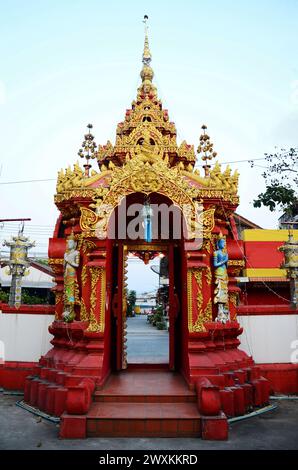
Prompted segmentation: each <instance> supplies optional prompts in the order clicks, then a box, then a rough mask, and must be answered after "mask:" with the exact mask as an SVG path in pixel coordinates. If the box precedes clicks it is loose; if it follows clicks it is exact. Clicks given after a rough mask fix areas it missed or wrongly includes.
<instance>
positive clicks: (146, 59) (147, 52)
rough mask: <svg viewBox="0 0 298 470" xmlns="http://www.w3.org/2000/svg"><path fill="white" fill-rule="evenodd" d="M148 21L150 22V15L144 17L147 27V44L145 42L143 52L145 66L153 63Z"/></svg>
mask: <svg viewBox="0 0 298 470" xmlns="http://www.w3.org/2000/svg"><path fill="white" fill-rule="evenodd" d="M147 20H148V15H144V19H143V23H144V25H145V42H144V51H143V60H142V62H143V64H144V65H150V62H151V52H150V49H149V39H148V25H147Z"/></svg>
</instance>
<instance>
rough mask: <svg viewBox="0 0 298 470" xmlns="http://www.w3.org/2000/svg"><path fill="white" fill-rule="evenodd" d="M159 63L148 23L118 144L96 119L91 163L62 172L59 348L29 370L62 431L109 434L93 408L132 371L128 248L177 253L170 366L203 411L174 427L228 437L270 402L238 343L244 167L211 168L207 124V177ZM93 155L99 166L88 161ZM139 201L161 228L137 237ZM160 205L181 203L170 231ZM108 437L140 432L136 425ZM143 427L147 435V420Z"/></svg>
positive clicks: (31, 387)
mask: <svg viewBox="0 0 298 470" xmlns="http://www.w3.org/2000/svg"><path fill="white" fill-rule="evenodd" d="M150 63H151V53H150V50H149V43H148V36H147V32H146V35H145V44H144V51H143V67H142V71H141V79H142V83H141V85H140V87H139V88H138V92H137V98H136V100H135V101H133V103H132V107H131V109H129V110H127V111H126V114H125V119H124V121H123V122H121V123H119V124H118V126H117V130H116V141H115V145H113V144H112V143H111V142H109V141H108V142H107V144H106V145H104V146H99V147H98V148H97V146H96V144H95V141H94V136H93V135H92V134H91V128H92V126H91V125H89V126H88V131H87V133H86V135H85V139H84V142H83V145H82V149H80V151H79V156H80V157H84V158H86V163H85V164H84V170H83V169H81V167H80V165H79V164H78V163H75V164H74V167H73V169H71V168H70V167H69V168H68V169H66V170H65V171H63V170H61V171H60V172H59V175H58V181H57V192H56V195H55V203H56V206H57V208H58V209H59V211H60V216H59V219H58V220H57V223H56V227H55V230H54V234H53V238H51V239H50V242H49V258H50V265H51V266H52V268H53V271H54V273H55V282H56V287H55V289H54V290H55V295H56V315H55V321H54V322H53V324H52V325H51V327H50V332H51V333H52V335H53V340H52V344H53V348H52V349H51V350H50V351H49V352H48V354H47V355H46V356H45V357H42V358H41V359H40V363H39V366H38V370H37V372H36V376H33V377H29V378H28V379H27V382H26V389H25V401H27V402H29V403H31V404H32V405H34V406H36V407H38V408H40V409H43V410H45V411H47V412H48V413H49V414H52V415H56V416H62V421H61V430H60V434H61V436H62V437H84V436H86V435H109V432H108V431H106V433H105V431H103V434H96V433H95V434H94V432H95V431H94V432H93V431H92V426H93V421H92V420H94V419H95V418H94V415H92V413H91V414H90V411H89V410H90V407H91V410H92V406H93V405H96V403H95V404H94V403H93V405H92V400H93V399H94V396H95V395H94V394H96V393H99V392H98V391H101V392H100V393H104V390H105V386H106V383H107V380H108V378H109V377H110V376H111V374H114V373H115V372H116V371H125V370H126V369H127V363H126V353H125V334H126V317H125V315H126V305H125V304H126V262H127V252H128V251H135V252H138V253H142V254H146V253H147V256H150V255H151V254H152V253H166V254H167V256H168V259H169V309H170V311H169V317H170V327H169V331H170V333H169V336H170V339H169V356H170V359H169V366H168V371H164V374H166V373H172V372H173V373H176V374H180V375H181V377H183V380H184V381H185V384H187V386H186V385H185V387H186V390H187V392H186V395H187V393H190V392H188V391H189V390H190V391H192V392H191V393H192V395H191V396H192V398H191V400H192V405H193V406H195V410H196V411H194V416H193V419H194V420H195V423H196V424H194V426H193V428H192V430H191V431H185V429H184V430H182V428H181V432H179V426H178V427H177V428H176V429H177V431H176V433H175V435H198V436H202V437H204V438H207V439H208V438H211V439H226V438H227V417H228V416H235V415H241V414H244V413H245V412H246V411H247V410H249V409H251V408H252V407H253V406H260V405H261V404H264V403H267V402H268V396H269V388H268V382H267V381H266V380H265V379H263V378H262V377H260V373H259V370H258V368H257V367H256V366H255V365H254V362H253V360H252V358H251V357H248V356H247V355H246V354H245V353H244V352H242V351H240V350H239V349H238V345H239V340H238V339H237V338H238V336H239V335H240V334H241V332H242V329H241V328H240V326H239V324H238V323H237V302H238V296H239V292H240V289H239V288H238V287H237V279H236V278H237V275H239V273H240V270H241V269H242V267H243V266H244V256H243V249H242V242H241V241H240V240H239V239H238V235H237V230H236V226H235V222H234V218H233V214H234V211H235V209H236V207H237V205H238V202H239V199H238V193H237V191H238V173H237V171H236V172H235V173H234V174H232V173H231V170H230V168H229V167H227V168H226V169H225V170H224V171H222V169H221V166H220V164H219V163H217V162H216V163H215V164H214V165H212V166H211V161H212V160H213V159H214V158H215V157H216V152H214V150H213V144H212V142H211V140H210V137H209V135H208V134H207V132H206V131H207V128H206V126H202V134H201V136H200V144H199V146H198V155H199V156H200V157H201V159H202V165H201V166H202V170H203V171H202V173H203V174H201V173H200V171H199V169H198V167H195V164H196V161H197V159H196V155H195V151H194V147H193V146H192V145H189V144H187V143H186V142H185V141H183V142H182V143H181V144H180V145H178V143H177V139H176V128H175V125H174V123H173V122H171V121H170V120H169V116H168V112H167V110H164V109H163V108H162V103H161V101H160V100H159V99H158V97H157V90H156V87H155V86H154V84H153V82H152V80H153V70H152V68H151V66H150ZM91 159H96V160H97V162H98V167H99V171H95V170H94V169H91V164H90V160H91ZM133 204H138V205H140V206H141V207H142V208H143V211H145V212H143V215H144V213H145V215H146V214H147V215H146V217H147V219H146V220H147V222H148V221H149V222H150V223H151V222H152V227H151V226H150V230H152V231H153V232H154V231H155V236H154V237H151V235H152V234H149V235H148V233H149V232H148V231H147V232H146V229H144V231H143V233H141V234H140V236H139V237H138V238H137V239H132V238H131V237H130V233H129V230H128V228H129V225H130V222H131V221H132V218H131V217H130V216H128V215H127V213H128V211H127V210H122V209H123V206H125V207H126V209H127V208H128V209H129V208H130V207H132V205H133ZM154 205H156V206H158V207H159V206H160V205H163V207H164V209H165V208H168V209H171V211H172V212H171V213H172V215H171V217H170V218H169V225H168V228H169V230H168V233H167V234H166V235H164V233H163V232H162V230H161V228H160V225H159V224H158V220H159V221H160V217H159V219H158V218H157V221H156V224H155V225H154V220H153V219H154V217H153V216H152V214H153V213H154V210H153V209H152V207H153V206H154ZM146 211H147V212H146ZM150 211H151V212H150ZM123 214H124V215H123ZM175 214H176V216H177V217H178V216H180V219H179V223H174V219H175ZM123 217H124V218H123ZM151 219H152V220H151ZM177 220H178V219H177ZM149 222H148V223H149ZM145 227H147V229H148V226H147V225H146V224H145ZM178 227H179V229H180V234H178V235H177V234H176V233H174V232H175V230H176V229H177V228H178ZM128 369H129V368H128ZM122 373H124V374H125V373H129V370H127V372H122ZM101 396H102V395H101ZM187 396H188V395H187ZM195 402H196V403H197V404H194V403H195ZM132 406H133V405H132ZM177 413H179V410H178V411H177ZM177 420H179V416H177ZM94 426H95V425H94ZM102 426H103V425H102ZM101 429H104V426H103V427H102V428H101ZM115 429H116V428H115ZM119 432H120V431H119ZM170 434H171V433H170V431H169V432H168V431H167V430H163V432H160V433H158V432H157V433H156V434H155V435H170ZM111 435H133V434H132V431H131V429H130V431H127V432H125V431H122V432H120V434H119V433H118V434H117V432H116V431H115V432H114V434H113V432H112V434H111ZM139 435H148V434H146V430H145V429H143V431H140V434H139Z"/></svg>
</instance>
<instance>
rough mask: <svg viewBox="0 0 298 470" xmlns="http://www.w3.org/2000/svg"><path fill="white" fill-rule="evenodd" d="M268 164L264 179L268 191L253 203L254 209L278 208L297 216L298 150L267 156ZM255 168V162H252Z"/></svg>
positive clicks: (283, 151) (292, 149) (293, 149)
mask: <svg viewBox="0 0 298 470" xmlns="http://www.w3.org/2000/svg"><path fill="white" fill-rule="evenodd" d="M265 160H266V162H267V167H266V171H265V172H264V173H263V175H262V176H263V177H264V179H265V183H266V190H265V192H263V193H260V194H259V195H258V197H257V199H255V200H254V201H253V205H254V207H261V206H265V207H268V208H269V210H270V211H274V210H276V209H277V208H278V209H281V210H283V211H284V212H287V213H288V214H289V215H295V214H297V212H298V190H297V189H298V148H290V150H288V151H285V150H282V151H280V152H276V153H274V154H265ZM251 166H252V167H253V166H254V162H251Z"/></svg>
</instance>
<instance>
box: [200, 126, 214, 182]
mask: <svg viewBox="0 0 298 470" xmlns="http://www.w3.org/2000/svg"><path fill="white" fill-rule="evenodd" d="M202 129H203V133H202V134H201V135H200V144H199V146H198V154H199V155H201V159H202V160H203V162H204V163H205V164H204V166H203V168H204V170H205V176H206V177H208V176H209V171H210V165H209V164H208V161H210V160H212V159H213V158H215V157H216V155H217V153H216V152H214V150H213V143H212V142H211V140H210V137H209V135H208V134H207V132H206V130H207V126H206V125H205V124H203V126H202Z"/></svg>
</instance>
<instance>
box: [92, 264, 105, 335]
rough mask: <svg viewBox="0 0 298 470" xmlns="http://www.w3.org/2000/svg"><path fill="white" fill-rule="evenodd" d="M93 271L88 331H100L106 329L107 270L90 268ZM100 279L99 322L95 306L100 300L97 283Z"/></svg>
mask: <svg viewBox="0 0 298 470" xmlns="http://www.w3.org/2000/svg"><path fill="white" fill-rule="evenodd" d="M90 273H91V297H90V307H91V308H90V324H89V327H88V329H87V331H92V332H96V333H97V332H99V331H104V324H105V321H104V317H105V296H106V272H105V269H104V268H103V267H92V268H90ZM99 280H100V300H99V302H100V308H99V322H97V320H96V317H95V308H96V304H97V301H98V297H97V293H98V289H97V285H98V281H99Z"/></svg>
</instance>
